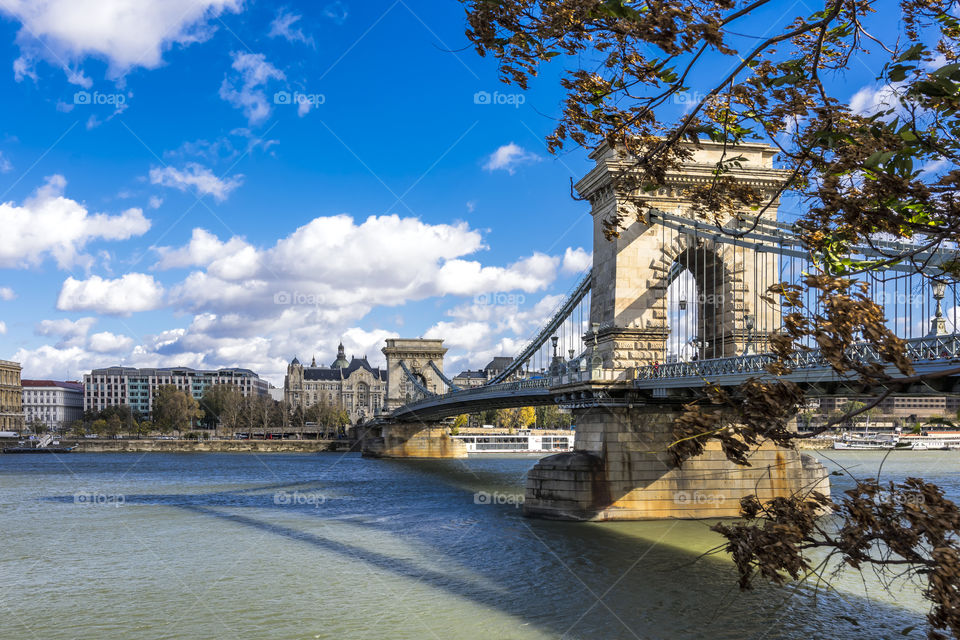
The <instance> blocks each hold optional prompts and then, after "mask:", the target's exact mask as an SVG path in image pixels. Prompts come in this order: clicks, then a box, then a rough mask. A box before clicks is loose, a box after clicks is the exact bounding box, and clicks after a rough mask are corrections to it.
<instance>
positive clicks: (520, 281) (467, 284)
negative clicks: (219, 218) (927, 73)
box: [154, 215, 560, 320]
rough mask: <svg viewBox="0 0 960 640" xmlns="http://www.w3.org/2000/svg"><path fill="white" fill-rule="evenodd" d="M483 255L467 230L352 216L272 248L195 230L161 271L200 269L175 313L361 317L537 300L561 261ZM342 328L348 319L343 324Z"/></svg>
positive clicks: (166, 255)
mask: <svg viewBox="0 0 960 640" xmlns="http://www.w3.org/2000/svg"><path fill="white" fill-rule="evenodd" d="M483 248H485V247H484V244H483V239H482V237H481V235H480V233H479V232H477V231H475V230H472V229H470V228H469V227H468V226H467V224H466V223H459V224H457V225H445V224H440V225H429V224H426V223H424V222H422V221H420V220H418V219H415V218H400V217H399V216H396V215H392V216H371V217H370V218H367V219H366V220H365V221H363V222H362V223H360V224H357V223H356V222H355V221H354V219H353V218H351V217H350V216H346V215H339V216H332V217H324V218H315V219H314V220H312V221H310V222H309V223H307V224H306V225H304V226H302V227H300V228H298V229H297V230H295V231H294V232H293V233H291V234H290V235H288V236H287V237H285V238H281V239H280V240H278V241H277V242H276V244H275V245H274V246H273V247H271V248H257V247H254V246H253V245H250V244H249V243H248V242H247V241H246V240H244V239H242V238H238V237H234V238H231V239H230V240H228V241H222V240H220V239H219V238H217V237H216V236H214V235H213V234H211V233H209V232H207V231H204V230H202V229H196V230H194V232H193V235H192V237H191V239H190V242H189V243H188V244H187V245H186V246H183V247H180V248H171V247H161V248H159V249H158V250H157V251H158V253H159V254H160V260H159V261H158V262H157V264H156V265H154V266H155V268H158V269H170V268H185V267H196V268H199V269H198V270H195V271H194V272H192V273H191V274H190V275H189V276H187V278H186V279H185V280H183V281H182V282H181V283H180V284H178V285H176V286H174V287H172V288H171V290H170V300H171V301H172V303H173V304H175V305H179V306H182V307H185V308H187V309H191V310H194V311H197V312H200V311H218V312H242V313H246V314H251V315H253V316H256V317H269V316H273V317H276V316H277V315H278V313H279V311H280V310H282V309H284V308H286V307H284V306H283V305H292V306H293V307H295V308H300V309H302V308H303V307H305V306H306V307H310V306H314V307H317V308H318V313H320V314H330V313H334V312H336V313H337V314H343V313H346V314H348V316H347V317H350V318H354V319H356V318H359V317H362V316H363V315H364V314H365V313H366V312H367V311H368V310H369V309H371V308H372V307H374V306H379V305H385V306H393V305H399V304H403V303H405V302H408V301H412V300H422V299H424V298H428V297H432V296H443V295H463V296H466V295H475V294H478V293H486V292H506V291H516V290H519V291H525V292H533V291H538V290H541V289H543V288H545V287H546V286H548V285H549V284H550V283H551V282H552V281H553V280H554V279H555V278H556V275H557V269H558V267H559V265H560V258H559V257H554V256H548V255H545V254H540V253H535V254H534V255H532V256H529V257H527V258H523V259H521V260H518V261H516V262H514V263H513V264H510V265H508V266H506V267H497V266H484V265H482V264H481V263H480V262H478V261H473V260H464V259H462V257H463V256H466V255H468V254H472V253H475V252H477V251H479V250H481V249H483ZM340 319H341V320H343V319H344V318H342V317H341V318H340Z"/></svg>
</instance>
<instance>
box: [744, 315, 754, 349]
mask: <svg viewBox="0 0 960 640" xmlns="http://www.w3.org/2000/svg"><path fill="white" fill-rule="evenodd" d="M743 326H744V328H745V329H746V338H747V339H746V344H744V346H743V355H745V356H750V355H753V354H754V353H756V352H755V351H754V349H753V328H754V326H756V319H755V318H754V317H753V314H752V313H748V314H747V315H745V316H744V317H743Z"/></svg>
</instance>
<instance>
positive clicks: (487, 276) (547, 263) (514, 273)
mask: <svg viewBox="0 0 960 640" xmlns="http://www.w3.org/2000/svg"><path fill="white" fill-rule="evenodd" d="M559 263H560V259H559V258H556V257H553V256H548V255H546V254H544V253H534V254H533V255H532V256H530V257H529V258H524V259H523V260H519V261H517V262H515V263H513V264H511V265H509V266H507V267H483V266H481V265H480V263H479V262H475V261H467V260H450V261H448V262H447V263H446V264H444V265H443V267H442V268H441V269H440V272H439V273H438V288H439V289H440V290H441V291H442V292H443V293H445V294H446V293H451V294H454V295H473V294H476V293H484V292H498V291H516V290H520V291H527V292H532V291H537V290H539V289H543V288H544V287H546V286H547V285H548V284H550V283H551V282H553V280H554V279H555V278H556V276H557V266H558V265H559Z"/></svg>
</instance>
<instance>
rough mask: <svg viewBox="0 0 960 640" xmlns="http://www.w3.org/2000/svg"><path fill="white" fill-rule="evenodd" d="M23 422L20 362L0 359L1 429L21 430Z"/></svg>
mask: <svg viewBox="0 0 960 640" xmlns="http://www.w3.org/2000/svg"><path fill="white" fill-rule="evenodd" d="M23 424H24V422H23V387H22V386H21V385H20V363H19V362H11V361H9V360H0V431H20V430H21V429H23Z"/></svg>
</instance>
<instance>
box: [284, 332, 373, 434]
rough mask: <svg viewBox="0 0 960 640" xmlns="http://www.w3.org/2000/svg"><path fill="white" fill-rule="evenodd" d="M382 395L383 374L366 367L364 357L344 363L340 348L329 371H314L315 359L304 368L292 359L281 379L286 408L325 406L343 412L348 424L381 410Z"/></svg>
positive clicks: (318, 368)
mask: <svg viewBox="0 0 960 640" xmlns="http://www.w3.org/2000/svg"><path fill="white" fill-rule="evenodd" d="M386 393H387V372H386V370H384V369H379V368H375V367H372V366H370V363H369V362H368V361H367V358H366V356H364V357H363V358H354V357H351V358H350V360H349V361H348V360H347V357H346V354H345V353H344V350H343V345H342V344H341V345H339V347H338V348H337V359H336V360H334V361H333V362H332V363H331V364H330V366H329V367H324V366H319V367H318V366H317V360H316V358H313V360H312V361H311V363H310V366H309V367H305V366H303V365H302V364H300V361H299V360H298V359H297V358H294V359H293V360H292V361H291V362H290V364H289V365H288V366H287V375H286V376H285V377H284V379H283V397H284V400H285V401H286V402H287V405H288V406H290V407H300V408H301V409H303V410H304V411H305V410H307V409H309V408H310V407H312V406H313V405H315V404H318V403H321V402H326V403H327V404H329V405H332V406H340V407H343V408H344V409H346V410H347V413H349V414H350V422H352V423H357V422H360V421H362V420H364V419H367V418H372V417H373V416H374V414H376V413H377V412H378V411H379V410H380V409H381V408H382V407H383V402H384V399H385V398H386Z"/></svg>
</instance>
